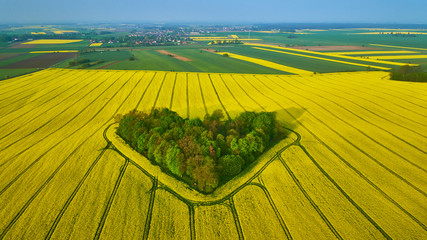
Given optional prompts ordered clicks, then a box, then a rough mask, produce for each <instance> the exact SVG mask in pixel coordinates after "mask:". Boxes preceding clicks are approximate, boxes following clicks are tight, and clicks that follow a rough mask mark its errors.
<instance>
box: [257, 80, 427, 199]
mask: <svg viewBox="0 0 427 240" xmlns="http://www.w3.org/2000/svg"><path fill="white" fill-rule="evenodd" d="M258 81H259V80H258ZM260 82H261V83H262V84H263V85H264V86H266V87H267V88H268V89H270V91H272V92H275V93H276V94H278V95H280V96H282V97H285V98H287V99H289V100H290V101H292V102H293V103H295V104H296V105H298V106H299V107H301V108H302V106H301V105H300V104H299V103H298V102H296V101H294V100H292V99H291V98H288V97H286V96H283V95H282V94H280V93H277V92H276V91H274V90H272V89H271V88H270V87H268V86H267V85H266V84H265V83H263V82H262V81H260ZM304 98H305V97H304ZM313 103H314V102H313ZM325 110H326V109H325ZM327 111H328V110H327ZM306 112H307V113H309V114H310V115H311V116H313V117H314V118H315V119H316V120H317V121H318V122H320V123H322V124H323V125H325V126H326V127H327V128H328V129H329V130H331V131H332V132H334V133H335V134H337V135H338V136H340V137H341V138H342V139H343V140H344V141H345V142H347V143H348V144H349V145H351V146H353V147H354V148H355V149H357V150H358V151H359V152H360V153H362V154H363V155H365V156H366V157H368V158H369V159H371V160H372V161H373V162H375V163H376V164H377V165H379V166H381V167H382V168H383V169H385V170H386V171H387V172H389V173H390V174H392V175H393V176H395V177H396V178H398V179H400V180H401V181H403V182H405V183H406V184H407V185H408V186H410V187H411V188H413V189H414V190H416V191H417V192H419V193H421V194H422V195H423V196H427V194H426V193H425V192H424V191H422V190H421V189H419V188H418V187H417V186H415V185H413V184H412V183H411V182H409V181H408V180H407V179H406V178H404V177H402V176H400V175H399V174H398V173H396V172H394V171H393V170H391V169H390V168H388V167H387V166H386V165H384V164H383V163H381V162H380V161H378V160H377V159H376V158H374V157H372V156H371V155H370V154H368V153H367V152H365V151H364V150H362V149H361V148H359V147H358V146H356V145H355V144H353V143H352V142H351V141H350V140H348V139H347V138H345V137H344V136H343V135H342V134H340V133H339V132H337V131H336V130H335V129H333V128H332V127H331V126H329V125H327V124H326V123H324V122H323V121H322V120H321V119H319V118H318V117H316V115H315V114H312V113H311V112H310V111H308V110H307V111H306ZM328 112H329V111H328ZM334 115H335V114H334ZM338 119H340V118H338ZM340 120H341V121H343V120H342V119H340ZM343 122H344V121H343ZM347 124H348V123H347ZM350 126H352V125H350ZM353 128H354V126H353Z"/></svg>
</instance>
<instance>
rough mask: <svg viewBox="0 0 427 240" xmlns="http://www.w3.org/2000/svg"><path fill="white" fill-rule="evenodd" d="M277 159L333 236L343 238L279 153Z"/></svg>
mask: <svg viewBox="0 0 427 240" xmlns="http://www.w3.org/2000/svg"><path fill="white" fill-rule="evenodd" d="M278 159H279V160H280V162H281V163H282V165H283V166H284V167H285V168H286V171H287V172H288V174H289V175H290V176H291V177H292V180H293V181H294V183H295V185H296V186H297V187H298V189H299V190H300V192H301V193H302V194H303V195H304V196H305V198H306V199H307V200H308V202H309V203H310V204H311V206H312V207H313V208H314V209H315V211H316V212H317V214H318V215H319V216H320V217H321V218H322V220H323V222H324V223H325V224H326V225H327V226H328V228H329V230H331V232H332V233H333V234H334V236H335V237H336V238H337V239H343V238H342V237H341V235H340V234H339V232H338V231H337V230H336V229H335V228H334V226H333V225H332V224H331V222H330V221H329V220H328V218H327V217H326V216H325V214H324V213H323V212H322V210H320V208H319V206H317V204H316V203H315V202H314V200H313V199H312V198H311V197H310V195H309V194H308V193H307V191H306V190H305V189H304V187H303V186H302V185H301V183H300V181H299V180H298V178H297V177H296V176H295V174H294V173H293V172H292V170H291V169H290V168H289V166H288V165H287V164H286V162H285V160H283V158H282V157H281V156H280V155H279V157H278Z"/></svg>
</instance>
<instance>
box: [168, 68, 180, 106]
mask: <svg viewBox="0 0 427 240" xmlns="http://www.w3.org/2000/svg"><path fill="white" fill-rule="evenodd" d="M177 76H178V74H176V73H175V78H174V81H173V87H172V96H171V102H170V103H169V109H172V104H173V95H174V94H175V85H176V78H177Z"/></svg>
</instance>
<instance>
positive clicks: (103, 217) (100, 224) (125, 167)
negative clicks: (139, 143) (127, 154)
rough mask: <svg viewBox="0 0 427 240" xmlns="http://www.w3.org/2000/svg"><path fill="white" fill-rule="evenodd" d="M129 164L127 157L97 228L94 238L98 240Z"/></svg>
mask: <svg viewBox="0 0 427 240" xmlns="http://www.w3.org/2000/svg"><path fill="white" fill-rule="evenodd" d="M128 164H129V159H128V158H125V163H124V164H123V166H122V167H121V168H120V174H119V176H118V178H117V180H116V183H115V184H114V188H113V191H112V193H111V195H110V197H109V198H108V201H107V206H106V207H105V209H104V212H103V214H102V217H101V220H100V222H99V225H98V228H97V229H96V233H95V237H94V238H93V239H94V240H97V239H99V238H100V237H101V233H102V229H103V228H104V224H105V220H107V216H108V213H109V212H110V209H111V205H112V204H113V201H114V197H115V196H116V194H117V190H118V189H119V187H120V183H121V182H122V179H123V176H124V175H125V172H126V169H127V167H128Z"/></svg>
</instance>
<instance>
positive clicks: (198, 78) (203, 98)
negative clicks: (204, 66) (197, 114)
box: [197, 73, 208, 114]
mask: <svg viewBox="0 0 427 240" xmlns="http://www.w3.org/2000/svg"><path fill="white" fill-rule="evenodd" d="M197 80H198V81H199V88H200V94H201V95H202V100H203V107H204V108H205V113H206V114H208V108H207V107H206V101H205V97H204V96H203V89H202V84H201V83H200V77H199V74H198V73H197Z"/></svg>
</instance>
